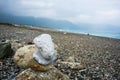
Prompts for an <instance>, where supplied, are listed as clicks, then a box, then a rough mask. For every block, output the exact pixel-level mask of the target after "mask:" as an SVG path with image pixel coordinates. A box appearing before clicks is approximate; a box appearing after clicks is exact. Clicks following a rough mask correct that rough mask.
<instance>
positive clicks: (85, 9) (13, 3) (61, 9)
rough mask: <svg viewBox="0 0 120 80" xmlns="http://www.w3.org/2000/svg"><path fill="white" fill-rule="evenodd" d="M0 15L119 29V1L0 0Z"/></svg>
mask: <svg viewBox="0 0 120 80" xmlns="http://www.w3.org/2000/svg"><path fill="white" fill-rule="evenodd" d="M0 13H8V14H12V15H17V16H32V17H35V18H39V17H44V18H51V19H57V20H67V21H70V22H73V23H74V24H80V23H86V24H94V25H99V24H107V25H114V26H119V27H120V0H0Z"/></svg>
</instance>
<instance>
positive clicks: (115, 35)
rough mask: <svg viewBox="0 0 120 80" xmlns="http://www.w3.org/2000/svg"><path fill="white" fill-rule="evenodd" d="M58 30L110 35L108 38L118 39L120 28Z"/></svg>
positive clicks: (119, 37)
mask: <svg viewBox="0 0 120 80" xmlns="http://www.w3.org/2000/svg"><path fill="white" fill-rule="evenodd" d="M60 31H67V32H73V33H80V34H90V35H95V36H101V37H110V38H117V39H120V29H117V30H111V31H110V30H108V31H107V30H62V29H60Z"/></svg>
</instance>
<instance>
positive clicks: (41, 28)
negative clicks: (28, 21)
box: [0, 23, 120, 39]
mask: <svg viewBox="0 0 120 80" xmlns="http://www.w3.org/2000/svg"><path fill="white" fill-rule="evenodd" d="M0 25H4V26H7V25H8V27H18V28H23V29H29V30H38V31H41V30H43V31H53V32H60V33H69V34H77V35H89V36H95V37H100V38H111V39H120V38H116V37H110V36H102V35H100V34H98V35H97V34H94V33H92V34H91V33H85V32H73V31H66V30H61V29H53V28H48V27H40V26H31V27H30V26H28V25H19V24H11V23H0Z"/></svg>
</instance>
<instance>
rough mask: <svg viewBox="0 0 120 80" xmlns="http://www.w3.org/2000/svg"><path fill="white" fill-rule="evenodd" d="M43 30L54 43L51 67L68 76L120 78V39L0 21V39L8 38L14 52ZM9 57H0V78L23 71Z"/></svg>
mask: <svg viewBox="0 0 120 80" xmlns="http://www.w3.org/2000/svg"><path fill="white" fill-rule="evenodd" d="M42 33H47V34H50V35H51V36H52V38H53V42H54V43H55V44H56V45H57V60H56V62H55V63H54V67H56V68H57V69H58V70H60V71H61V72H62V73H63V74H66V75H67V76H68V77H69V78H70V80H120V39H115V38H107V37H100V36H93V35H90V34H89V35H88V34H76V33H68V32H61V31H55V30H52V29H47V28H37V27H32V28H28V27H23V26H22V27H21V26H15V25H3V24H0V42H5V41H9V42H10V43H11V44H12V49H13V50H14V53H15V52H16V50H17V49H19V48H20V47H22V46H24V45H30V44H33V39H34V38H35V37H36V36H38V35H40V34H42ZM12 57H13V56H8V57H5V58H2V59H0V80H11V79H12V78H14V77H15V76H16V75H17V74H19V73H20V72H21V71H23V70H22V69H20V68H19V67H18V66H17V65H16V64H15V63H14V61H13V59H12ZM67 62H71V65H73V64H74V63H79V64H80V66H79V67H71V65H68V64H67ZM66 64H67V65H66Z"/></svg>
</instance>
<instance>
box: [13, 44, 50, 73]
mask: <svg viewBox="0 0 120 80" xmlns="http://www.w3.org/2000/svg"><path fill="white" fill-rule="evenodd" d="M36 50H37V48H36V47H35V45H27V46H24V47H21V48H20V49H18V50H17V51H16V53H15V55H14V62H15V63H16V64H17V65H18V66H19V67H21V68H32V69H35V70H42V71H46V70H48V69H50V68H51V65H42V64H39V63H38V62H37V61H36V60H35V59H34V58H33V53H34V52H35V51H36Z"/></svg>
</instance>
